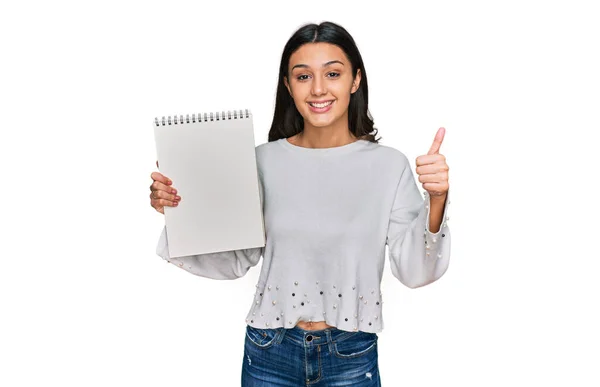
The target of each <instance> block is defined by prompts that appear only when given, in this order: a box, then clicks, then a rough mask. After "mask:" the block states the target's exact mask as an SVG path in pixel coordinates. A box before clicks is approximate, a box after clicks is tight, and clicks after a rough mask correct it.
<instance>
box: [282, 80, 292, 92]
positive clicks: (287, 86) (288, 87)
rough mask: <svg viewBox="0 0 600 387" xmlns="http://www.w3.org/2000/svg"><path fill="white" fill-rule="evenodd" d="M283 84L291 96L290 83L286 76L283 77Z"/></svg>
mask: <svg viewBox="0 0 600 387" xmlns="http://www.w3.org/2000/svg"><path fill="white" fill-rule="evenodd" d="M283 84H284V85H285V87H286V88H287V89H288V93H290V96H291V95H292V90H291V89H290V84H289V83H288V79H287V77H283Z"/></svg>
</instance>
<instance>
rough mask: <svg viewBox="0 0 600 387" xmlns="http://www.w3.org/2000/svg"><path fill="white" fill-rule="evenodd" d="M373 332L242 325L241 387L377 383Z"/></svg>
mask: <svg viewBox="0 0 600 387" xmlns="http://www.w3.org/2000/svg"><path fill="white" fill-rule="evenodd" d="M377 340H378V336H377V334H376V333H369V332H362V331H357V332H348V331H343V330H340V329H337V328H327V329H322V330H315V331H313V330H311V331H306V330H304V329H301V328H298V327H294V328H291V329H287V328H273V329H261V328H254V327H251V326H250V325H247V326H246V341H245V344H244V362H243V366H242V387H259V386H260V387H267V386H290V387H291V386H294V387H296V386H304V387H306V386H312V387H325V386H327V387H330V386H355V387H363V386H364V387H367V386H381V379H380V377H379V366H378V362H377Z"/></svg>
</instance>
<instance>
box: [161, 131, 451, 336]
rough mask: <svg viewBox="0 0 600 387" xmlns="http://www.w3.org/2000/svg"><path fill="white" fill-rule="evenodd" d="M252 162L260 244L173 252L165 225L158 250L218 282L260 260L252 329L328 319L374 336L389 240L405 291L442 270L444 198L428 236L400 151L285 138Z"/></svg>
mask: <svg viewBox="0 0 600 387" xmlns="http://www.w3.org/2000/svg"><path fill="white" fill-rule="evenodd" d="M256 160H257V166H258V172H259V180H260V194H261V202H262V206H263V214H264V219H265V233H266V246H264V247H262V248H251V249H244V250H234V251H225V252H219V253H210V254H200V255H193V256H187V257H180V258H171V257H170V256H169V250H168V245H167V239H166V229H164V228H163V232H162V234H161V236H160V238H159V242H158V246H157V250H156V252H157V254H158V255H159V256H161V257H162V258H164V259H166V260H168V261H169V262H171V263H172V264H175V265H177V266H178V267H181V268H182V269H184V270H186V271H189V272H190V273H193V274H195V275H198V276H202V277H208V278H214V279H235V278H239V277H241V276H243V275H245V274H246V273H247V272H248V270H249V269H250V268H251V267H252V266H255V265H256V264H258V262H259V260H260V258H261V256H262V257H263V263H262V269H261V272H260V277H259V281H258V284H257V285H256V294H255V296H254V301H253V302H252V306H251V307H250V310H249V312H248V315H247V318H246V322H247V323H248V324H249V325H251V326H253V327H256V328H277V327H285V328H293V327H294V326H295V325H296V324H297V323H298V321H299V320H304V321H325V322H326V323H327V324H329V325H332V326H335V327H337V328H338V329H341V330H346V331H357V330H360V331H365V332H375V333H377V332H380V331H381V330H383V327H384V325H383V315H382V304H383V299H382V294H381V291H380V285H381V278H382V274H383V269H384V263H385V260H384V259H385V246H386V245H387V246H388V255H389V259H390V267H391V270H392V273H393V275H394V276H395V277H396V278H398V280H400V282H402V283H403V284H404V285H406V286H408V287H410V288H416V287H420V286H424V285H427V284H429V283H432V282H434V281H436V280H437V279H438V278H440V277H441V276H442V275H443V274H444V273H445V271H446V269H447V268H448V264H449V258H450V230H449V228H448V224H447V223H446V220H447V219H448V218H447V211H448V204H449V203H450V195H449V193H448V196H447V199H446V204H445V207H444V215H443V218H442V219H443V221H442V227H441V228H440V230H439V231H438V232H437V233H432V232H430V231H429V229H428V228H429V194H428V193H427V191H424V192H423V195H424V198H423V196H422V195H421V193H420V191H419V189H418V187H417V184H416V182H415V178H414V174H413V172H412V169H411V166H410V164H409V161H408V159H407V157H406V156H405V155H404V154H403V153H402V152H400V151H398V150H396V149H394V148H391V147H388V146H384V145H380V144H375V143H372V142H369V141H366V140H358V141H356V142H353V143H351V144H347V145H343V146H339V147H333V148H317V149H315V148H303V147H299V146H297V145H293V144H291V143H290V142H288V141H287V139H281V140H277V141H272V142H268V143H265V144H261V145H259V146H257V147H256ZM176 183H177V182H174V185H175V184H176Z"/></svg>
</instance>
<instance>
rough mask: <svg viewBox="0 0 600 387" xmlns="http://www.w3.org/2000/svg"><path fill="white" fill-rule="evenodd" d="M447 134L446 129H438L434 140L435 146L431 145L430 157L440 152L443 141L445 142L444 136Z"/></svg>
mask: <svg viewBox="0 0 600 387" xmlns="http://www.w3.org/2000/svg"><path fill="white" fill-rule="evenodd" d="M445 133H446V129H445V128H444V127H441V128H439V129H438V131H437V133H436V134H435V138H434V139H433V144H431V148H429V152H427V154H428V155H433V154H436V153H439V152H440V147H441V146H442V141H444V134H445Z"/></svg>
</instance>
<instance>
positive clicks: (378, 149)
mask: <svg viewBox="0 0 600 387" xmlns="http://www.w3.org/2000/svg"><path fill="white" fill-rule="evenodd" d="M368 148H369V149H371V150H372V151H373V152H374V153H375V154H376V155H377V157H378V158H379V159H380V160H381V161H382V162H384V163H385V164H386V165H389V166H391V167H393V168H394V169H400V170H402V169H404V167H406V166H407V165H410V162H409V160H408V157H407V156H406V154H405V153H404V152H402V151H400V150H399V149H397V148H394V147H392V146H389V145H383V144H377V143H374V142H371V143H369V146H368Z"/></svg>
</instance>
